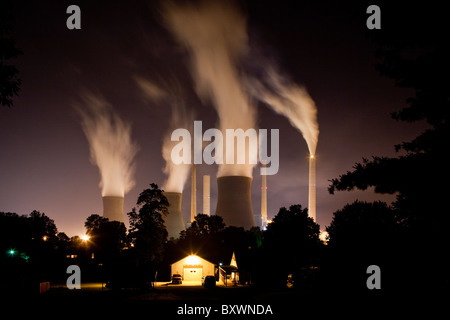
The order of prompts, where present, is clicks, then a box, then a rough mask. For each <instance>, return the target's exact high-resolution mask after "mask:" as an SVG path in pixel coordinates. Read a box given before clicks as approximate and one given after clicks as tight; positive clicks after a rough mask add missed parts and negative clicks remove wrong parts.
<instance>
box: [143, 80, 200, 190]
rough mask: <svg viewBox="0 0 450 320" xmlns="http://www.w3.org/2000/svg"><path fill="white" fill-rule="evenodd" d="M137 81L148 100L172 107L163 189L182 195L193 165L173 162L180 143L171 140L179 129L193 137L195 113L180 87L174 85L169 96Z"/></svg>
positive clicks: (165, 145) (165, 140)
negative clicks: (175, 147)
mask: <svg viewBox="0 0 450 320" xmlns="http://www.w3.org/2000/svg"><path fill="white" fill-rule="evenodd" d="M135 81H136V83H137V84H138V86H139V87H140V89H141V90H142V92H143V93H144V94H145V96H146V97H147V98H148V99H150V100H152V101H154V102H161V103H168V104H170V105H171V109H172V110H171V111H172V114H171V118H170V122H169V127H168V130H167V131H166V132H165V134H164V137H163V141H162V156H163V158H164V160H165V162H166V165H165V167H164V169H163V172H164V173H165V174H167V180H166V181H165V182H164V184H163V186H162V189H163V190H164V191H166V192H178V193H182V192H183V189H184V185H185V184H186V181H187V179H188V177H189V173H190V168H191V165H190V164H175V163H174V162H173V161H172V158H171V153H172V149H173V147H174V146H175V145H176V144H178V143H179V142H178V141H171V139H170V138H171V135H172V132H173V130H175V129H179V128H184V129H187V130H189V132H191V137H192V136H193V134H192V133H193V130H192V127H193V122H194V113H193V112H191V111H190V110H187V109H186V107H185V105H184V103H183V101H182V99H181V97H182V94H181V92H180V90H176V89H177V88H178V87H176V86H173V85H172V87H171V88H170V89H169V90H168V91H171V92H170V94H169V93H168V92H167V91H165V90H163V89H161V88H160V87H159V86H158V85H156V84H154V83H152V82H151V81H149V80H147V79H144V78H141V77H135Z"/></svg>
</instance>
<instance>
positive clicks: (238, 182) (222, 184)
mask: <svg viewBox="0 0 450 320" xmlns="http://www.w3.org/2000/svg"><path fill="white" fill-rule="evenodd" d="M217 188H218V190H217V192H218V198H217V208H216V214H217V215H219V216H221V217H222V218H223V222H224V223H225V224H226V225H227V226H235V227H244V229H250V228H251V227H253V226H254V225H255V219H254V216H253V209H252V199H251V188H252V178H249V177H244V176H224V177H219V178H217Z"/></svg>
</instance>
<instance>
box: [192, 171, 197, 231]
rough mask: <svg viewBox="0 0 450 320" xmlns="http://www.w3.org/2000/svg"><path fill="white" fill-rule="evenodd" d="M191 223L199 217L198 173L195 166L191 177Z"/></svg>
mask: <svg viewBox="0 0 450 320" xmlns="http://www.w3.org/2000/svg"><path fill="white" fill-rule="evenodd" d="M191 183H192V185H191V223H192V222H193V221H194V219H195V216H196V215H197V173H196V169H195V164H194V165H192V176H191Z"/></svg>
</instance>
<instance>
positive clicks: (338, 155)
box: [0, 1, 425, 236]
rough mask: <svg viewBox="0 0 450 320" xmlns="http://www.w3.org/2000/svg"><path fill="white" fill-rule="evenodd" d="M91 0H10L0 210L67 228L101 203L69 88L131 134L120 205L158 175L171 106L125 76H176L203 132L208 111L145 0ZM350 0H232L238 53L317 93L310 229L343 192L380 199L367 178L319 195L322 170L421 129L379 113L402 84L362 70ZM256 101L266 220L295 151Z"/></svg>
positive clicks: (387, 151) (361, 39) (362, 15)
mask: <svg viewBox="0 0 450 320" xmlns="http://www.w3.org/2000/svg"><path fill="white" fill-rule="evenodd" d="M92 2H94V1H71V2H68V1H33V2H31V3H28V2H23V1H14V9H13V17H14V20H13V31H12V35H13V37H14V38H15V39H16V45H17V47H19V48H20V49H21V50H22V51H23V53H24V54H23V55H22V56H20V57H18V58H17V59H16V60H15V64H16V65H17V67H18V69H19V73H20V74H19V76H20V78H21V79H22V85H21V91H20V93H19V96H18V97H15V98H14V106H13V107H11V108H7V107H3V106H2V107H0V128H1V129H0V150H1V156H0V177H1V184H0V211H5V212H8V211H10V212H16V213H18V214H29V213H30V212H31V211H32V210H39V211H41V212H45V214H46V215H48V216H49V217H50V218H52V219H53V220H54V221H55V223H56V226H57V227H58V231H61V232H65V233H66V234H67V235H69V236H74V235H80V234H83V233H84V231H85V229H84V222H85V220H86V218H87V217H88V216H89V215H91V214H93V213H98V214H101V213H102V198H101V189H100V188H99V181H100V175H99V171H98V168H97V167H96V166H95V165H93V164H92V163H91V161H90V153H89V145H88V142H87V140H86V137H85V135H84V133H83V130H82V128H81V120H80V116H79V114H78V113H77V111H76V110H75V109H74V107H73V105H74V103H75V102H76V101H79V98H80V96H79V93H80V92H81V91H82V90H85V89H88V90H91V91H93V92H96V93H99V94H101V96H103V97H104V98H105V100H107V101H108V102H109V103H110V104H111V105H112V106H113V108H114V110H115V111H116V112H117V113H118V114H119V115H120V116H121V118H122V119H123V120H124V121H127V122H130V123H131V126H132V139H133V141H134V142H135V143H136V144H138V145H139V152H138V153H137V155H136V157H135V160H134V163H135V165H136V171H135V174H134V179H135V186H134V187H133V188H132V189H131V190H130V191H129V192H128V193H127V194H126V195H125V207H124V211H125V212H128V211H130V210H131V208H132V207H133V206H135V203H136V200H137V197H138V195H139V193H140V192H141V191H142V190H144V189H145V188H147V187H148V185H149V184H150V183H152V182H154V183H157V184H158V185H159V186H161V185H162V184H163V182H164V180H165V178H166V176H165V174H164V173H163V171H162V169H163V167H164V165H165V163H164V160H163V158H162V155H161V144H162V138H163V134H164V133H165V132H166V131H167V128H168V125H169V119H170V106H167V105H165V104H164V103H153V102H151V101H149V100H148V99H146V97H144V95H143V94H142V91H141V90H140V88H139V87H138V86H137V84H136V81H135V78H136V77H142V78H146V79H149V80H151V81H152V82H154V83H159V84H162V85H164V84H167V83H170V84H173V83H175V84H176V86H177V88H178V89H179V92H180V97H178V98H179V99H182V100H183V102H184V104H185V105H186V106H187V107H188V108H189V109H193V110H195V114H196V116H195V119H196V120H202V121H203V129H204V130H205V129H207V128H216V127H217V123H218V118H217V112H216V110H215V109H214V108H213V107H212V106H211V105H210V104H208V103H204V102H202V100H201V99H199V97H198V96H197V95H196V92H195V90H194V83H193V80H192V79H191V75H190V72H189V68H188V54H187V52H186V50H185V48H183V46H181V45H180V44H179V43H178V42H177V41H175V39H174V38H173V36H172V35H171V34H170V33H169V32H168V31H167V29H166V28H165V26H164V24H163V21H162V18H161V15H160V7H159V3H158V2H156V1H127V2H124V1H121V2H119V1H107V2H100V1H95V3H92ZM298 2H300V1H298ZM357 3H359V4H358V5H355V4H349V3H347V4H342V3H341V2H339V3H333V4H330V3H328V2H324V1H318V2H317V1H314V4H312V3H311V2H304V4H299V3H297V2H296V3H295V4H292V1H289V2H287V1H285V2H284V3H275V2H274V1H248V2H240V6H241V9H242V11H243V12H244V14H245V15H246V17H247V31H248V37H249V48H250V56H251V57H252V58H251V59H250V60H252V59H255V60H257V59H260V61H261V63H260V64H259V65H260V66H262V65H264V63H263V62H264V59H268V60H270V61H273V62H274V63H276V64H277V66H278V67H279V68H280V70H282V71H283V74H284V75H286V76H287V77H289V79H290V80H291V81H293V82H295V83H297V84H299V85H303V86H305V87H306V88H307V90H308V92H309V94H310V95H311V97H312V98H313V99H314V101H315V103H316V106H317V109H318V122H319V130H320V135H319V142H318V146H317V153H316V158H317V222H318V223H319V224H320V226H321V229H325V227H326V226H327V225H329V223H330V221H331V219H332V214H333V212H334V211H336V210H338V209H340V208H342V207H343V206H344V205H345V204H346V203H349V202H353V201H354V200H356V199H359V200H367V201H371V200H377V199H381V200H385V201H388V202H389V201H391V200H393V196H383V195H378V194H374V193H373V190H367V191H365V192H359V191H354V192H338V193H337V194H335V195H330V194H329V193H328V191H327V188H328V186H329V180H330V179H333V178H336V177H338V176H339V175H340V174H343V173H345V172H346V171H347V170H351V168H352V166H353V165H354V164H355V163H356V162H359V161H361V159H362V157H367V158H370V157H371V156H372V155H374V156H393V155H395V150H394V145H395V144H398V143H400V142H402V141H409V140H411V139H412V138H414V137H415V136H417V135H418V134H419V133H420V132H421V131H423V130H424V128H425V125H424V124H420V123H418V124H408V123H401V122H396V121H395V120H392V119H391V118H390V113H391V112H393V111H396V110H399V109H401V108H403V107H404V106H405V105H406V102H405V100H406V98H407V97H408V96H409V94H410V92H409V91H407V90H405V89H399V88H397V87H395V84H394V82H393V81H392V80H390V79H388V78H385V77H382V76H381V75H380V74H379V73H378V71H377V70H376V69H375V63H376V58H375V54H374V48H375V46H374V45H373V44H372V43H371V42H370V41H369V40H368V39H367V37H366V33H367V28H366V19H367V17H368V14H366V8H367V5H364V4H361V2H357ZM71 4H77V5H78V6H79V7H80V9H81V30H68V29H67V27H66V19H67V18H68V16H69V15H68V14H66V8H67V7H68V6H69V5H71ZM370 4H372V3H370ZM380 7H381V12H382V27H383V15H384V14H388V13H385V12H384V11H383V6H381V5H380ZM399 18H400V17H399ZM230 23H233V22H230ZM399 23H401V22H399ZM370 32H377V31H376V30H372V31H370ZM258 61H259V60H258ZM250 64H252V65H253V64H254V63H250V62H249V65H250ZM244 67H245V65H244ZM249 68H250V67H249ZM252 68H254V67H253V66H252ZM257 112H258V118H257V122H258V126H259V128H266V129H271V128H275V129H279V130H280V169H279V171H278V173H277V174H276V175H274V176H268V179H267V182H268V187H269V189H268V215H269V218H273V216H274V215H275V214H276V213H277V212H278V210H279V208H280V207H283V206H290V205H292V204H301V205H302V206H307V199H308V193H307V190H308V186H307V184H308V149H307V145H306V143H305V141H304V139H303V138H302V136H301V134H300V133H299V132H298V131H297V130H296V129H295V128H293V127H292V126H291V125H290V123H289V121H288V120H287V119H286V118H285V117H283V116H281V115H278V114H276V113H274V112H273V111H272V110H271V109H269V108H267V107H266V106H264V105H263V104H258V105H257ZM258 171H259V170H256V169H255V170H254V171H253V185H252V194H253V210H254V212H255V213H256V212H259V211H260V186H261V177H260V175H259V173H258ZM216 173H217V166H216V165H212V166H208V165H205V164H204V165H201V166H197V190H198V197H197V211H199V212H201V210H202V175H204V174H210V175H211V211H212V212H214V211H215V207H216V200H217V191H216V190H217V185H216V182H215V181H216V180H215V177H216ZM190 194H191V187H190V180H188V181H187V182H186V185H185V188H184V192H183V210H184V212H183V214H184V218H185V220H186V219H188V217H189V216H190Z"/></svg>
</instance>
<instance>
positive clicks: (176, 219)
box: [163, 192, 184, 239]
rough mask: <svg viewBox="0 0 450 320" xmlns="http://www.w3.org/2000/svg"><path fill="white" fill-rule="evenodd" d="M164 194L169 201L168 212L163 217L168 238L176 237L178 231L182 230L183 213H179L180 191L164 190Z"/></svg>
mask: <svg viewBox="0 0 450 320" xmlns="http://www.w3.org/2000/svg"><path fill="white" fill-rule="evenodd" d="M164 196H165V197H166V198H167V201H168V202H169V208H168V209H169V214H168V215H167V216H165V217H163V219H164V222H165V225H166V229H167V232H168V233H169V239H170V238H174V239H177V238H178V237H179V236H180V231H182V230H184V222H183V215H182V214H181V193H178V192H164Z"/></svg>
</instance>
